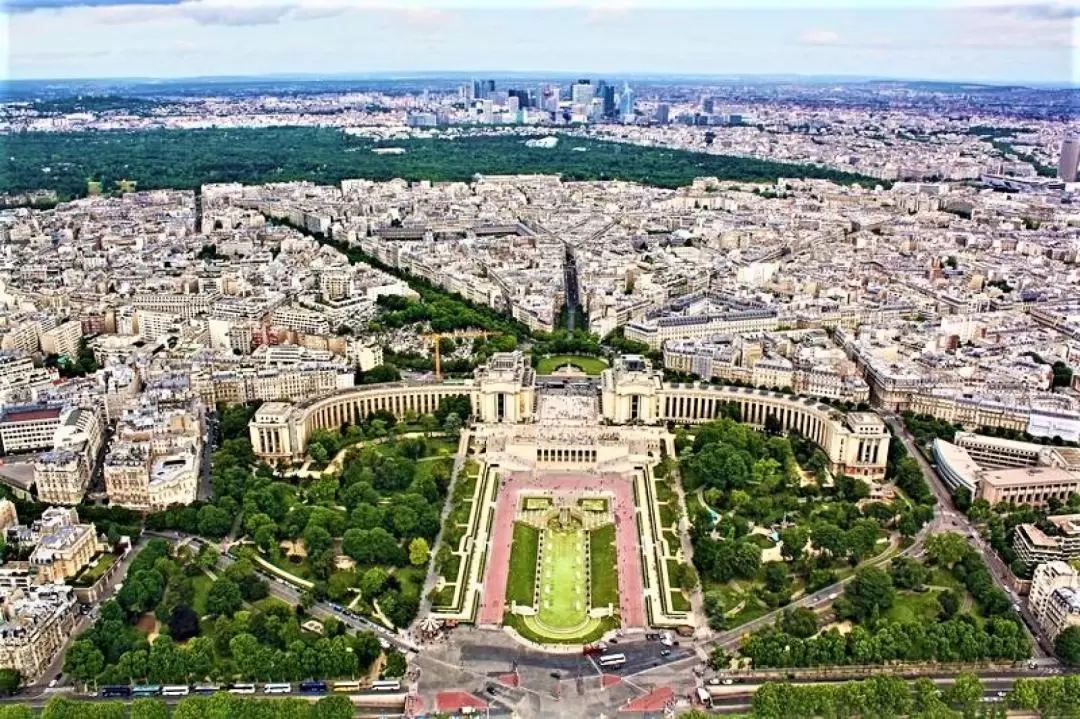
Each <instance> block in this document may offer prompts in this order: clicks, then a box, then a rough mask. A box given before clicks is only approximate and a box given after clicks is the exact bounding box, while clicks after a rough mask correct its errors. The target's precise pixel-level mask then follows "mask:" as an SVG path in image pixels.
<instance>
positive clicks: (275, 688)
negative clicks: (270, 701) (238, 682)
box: [263, 684, 292, 694]
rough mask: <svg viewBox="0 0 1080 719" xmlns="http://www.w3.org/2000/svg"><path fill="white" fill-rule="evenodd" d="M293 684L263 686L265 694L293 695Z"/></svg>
mask: <svg viewBox="0 0 1080 719" xmlns="http://www.w3.org/2000/svg"><path fill="white" fill-rule="evenodd" d="M291 693H292V684H263V694H291Z"/></svg>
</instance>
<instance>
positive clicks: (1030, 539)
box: [1013, 514, 1080, 565]
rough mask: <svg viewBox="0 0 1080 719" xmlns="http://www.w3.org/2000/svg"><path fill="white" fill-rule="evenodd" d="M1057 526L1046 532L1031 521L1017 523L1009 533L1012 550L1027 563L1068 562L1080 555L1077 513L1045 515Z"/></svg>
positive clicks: (1079, 532) (1079, 530)
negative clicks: (1055, 515) (1011, 539)
mask: <svg viewBox="0 0 1080 719" xmlns="http://www.w3.org/2000/svg"><path fill="white" fill-rule="evenodd" d="M1047 521H1049V522H1051V523H1052V524H1053V525H1054V526H1055V527H1056V528H1057V529H1056V532H1057V534H1055V535H1049V534H1047V533H1046V532H1044V531H1042V530H1041V529H1039V528H1038V527H1037V526H1035V525H1034V524H1021V525H1019V526H1018V527H1017V528H1016V532H1015V535H1014V536H1013V549H1015V550H1016V554H1017V556H1018V557H1019V558H1020V559H1021V560H1023V561H1024V563H1026V564H1028V565H1032V564H1042V563H1046V562H1055V561H1062V562H1071V561H1072V560H1074V559H1077V558H1080V514H1068V515H1062V516H1057V517H1048V518H1047Z"/></svg>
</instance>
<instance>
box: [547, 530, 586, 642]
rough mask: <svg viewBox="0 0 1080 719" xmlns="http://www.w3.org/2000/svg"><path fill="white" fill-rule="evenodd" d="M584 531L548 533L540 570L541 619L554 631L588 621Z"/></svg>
mask: <svg viewBox="0 0 1080 719" xmlns="http://www.w3.org/2000/svg"><path fill="white" fill-rule="evenodd" d="M583 540H584V534H583V530H581V529H573V530H568V531H555V530H551V529H549V530H547V532H546V533H545V535H544V558H543V563H542V567H541V570H540V608H539V617H538V619H539V620H540V622H541V623H542V624H545V625H547V626H549V627H552V628H555V629H563V628H569V627H576V626H578V625H579V624H581V622H582V621H583V620H584V619H585V616H586V614H587V612H588V607H587V606H586V605H585V566H584V564H585V554H584V546H583V544H584V541H583Z"/></svg>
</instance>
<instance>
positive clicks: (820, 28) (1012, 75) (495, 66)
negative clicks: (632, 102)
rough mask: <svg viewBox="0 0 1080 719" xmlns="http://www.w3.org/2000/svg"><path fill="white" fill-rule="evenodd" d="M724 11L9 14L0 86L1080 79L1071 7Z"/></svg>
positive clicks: (175, 8)
mask: <svg viewBox="0 0 1080 719" xmlns="http://www.w3.org/2000/svg"><path fill="white" fill-rule="evenodd" d="M719 4H720V5H722V7H706V6H705V4H704V3H703V2H685V3H684V4H683V6H682V7H680V8H677V9H665V10H661V9H659V8H657V7H649V6H648V5H647V4H643V3H642V4H634V3H625V2H619V3H612V2H604V3H598V2H582V3H576V4H567V3H559V4H556V3H551V2H547V3H537V2H528V1H527V0H526V1H525V2H517V3H514V5H513V6H512V7H507V6H505V5H503V6H499V7H495V6H494V5H493V4H491V3H484V2H476V3H472V4H471V5H470V6H469V7H465V6H460V5H456V4H455V3H453V2H449V1H444V2H439V1H438V0H427V2H425V3H424V4H423V5H420V4H419V3H409V2H406V3H401V4H399V6H398V7H396V8H389V7H380V6H378V5H377V4H373V3H368V2H356V1H355V0H354V1H351V2H349V1H346V0H248V1H247V2H245V1H244V0H182V1H178V0H9V2H8V3H7V5H6V7H5V11H4V12H3V13H0V31H3V32H4V33H6V34H7V36H8V37H9V40H10V42H9V48H10V49H9V53H7V54H6V55H4V56H2V57H0V75H2V76H3V77H7V78H9V79H61V78H63V79H67V78H70V79H87V78H109V77H147V78H188V77H200V76H206V77H213V76H264V75H290V74H296V75H350V74H352V75H364V74H395V73H396V74H406V75H407V74H411V73H424V72H430V71H432V69H433V68H439V67H449V68H455V70H456V71H458V72H461V73H481V72H484V73H491V74H496V75H497V74H498V73H499V72H504V73H508V74H517V73H539V72H549V73H553V74H575V73H582V74H591V75H594V76H595V75H602V74H607V75H613V76H627V75H641V74H652V75H658V76H659V75H696V76H731V75H748V76H751V75H796V74H797V75H799V76H803V77H811V76H857V77H876V78H889V79H909V80H941V81H958V82H965V81H966V82H986V83H1010V84H1011V83H1016V84H1069V83H1074V82H1075V77H1076V76H1077V73H1078V72H1080V56H1078V54H1077V53H1076V52H1075V48H1076V46H1077V15H1078V13H1077V10H1076V9H1075V8H1073V7H1071V6H1068V5H1066V4H1064V3H1060V2H1046V3H1019V4H1018V3H1013V4H1009V5H986V4H972V3H970V2H967V3H964V2H917V3H910V4H908V5H907V6H906V7H905V8H903V9H899V8H893V9H882V8H879V7H874V6H873V4H871V3H868V2H850V3H848V5H849V7H844V8H841V7H838V6H834V5H833V4H831V3H816V4H815V7H813V8H806V7H801V6H798V5H796V4H793V3H788V4H787V6H779V7H773V8H768V9H760V8H758V9H754V8H749V7H740V6H738V5H737V4H734V3H719ZM485 5H487V6H486V7H485ZM714 5H715V4H714ZM525 29H527V32H526V31H525ZM675 47H678V48H679V52H677V53H674V52H672V51H671V49H672V48H675ZM121 48H123V49H122V50H121Z"/></svg>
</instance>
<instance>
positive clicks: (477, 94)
mask: <svg viewBox="0 0 1080 719" xmlns="http://www.w3.org/2000/svg"><path fill="white" fill-rule="evenodd" d="M493 92H495V81H494V80H473V99H475V100H486V99H487V98H489V97H491V94H492V93H493Z"/></svg>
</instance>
